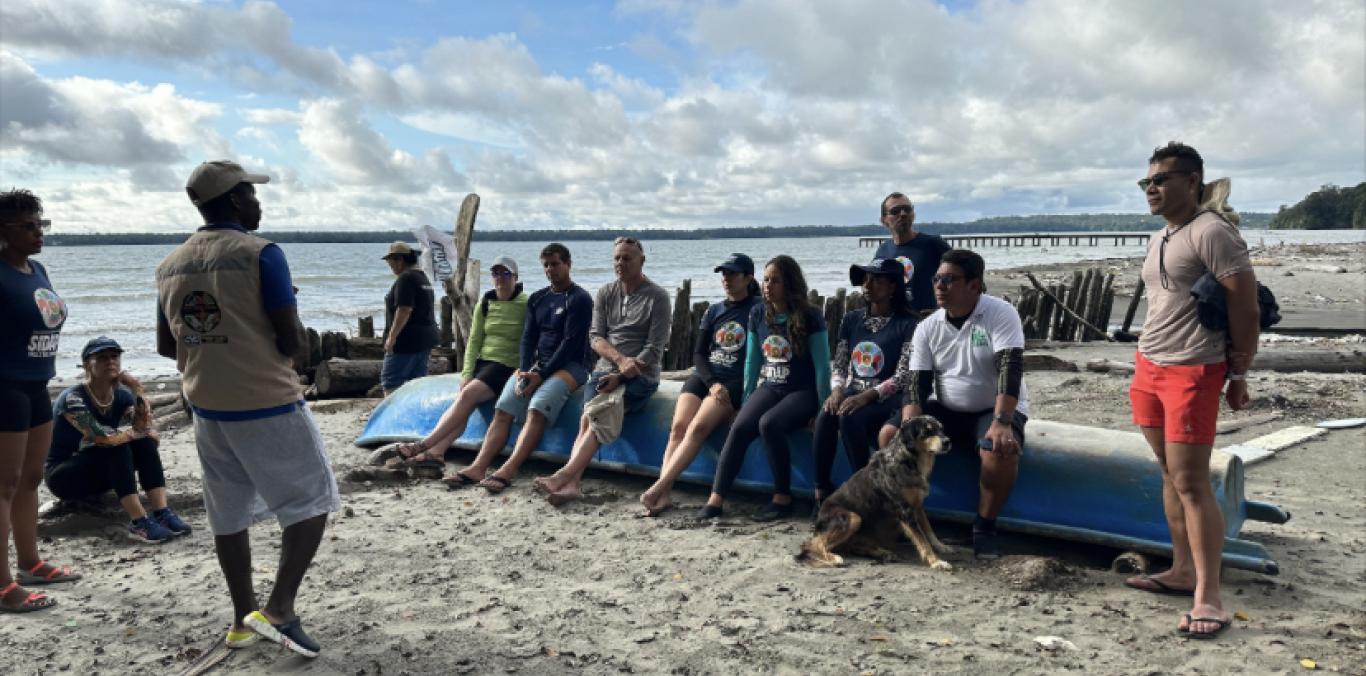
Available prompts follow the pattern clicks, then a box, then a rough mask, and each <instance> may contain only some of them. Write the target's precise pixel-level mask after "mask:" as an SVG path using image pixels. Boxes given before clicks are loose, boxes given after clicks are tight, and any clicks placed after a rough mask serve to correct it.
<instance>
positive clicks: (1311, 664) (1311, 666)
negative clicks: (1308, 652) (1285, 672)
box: [1300, 657, 1319, 671]
mask: <svg viewBox="0 0 1366 676" xmlns="http://www.w3.org/2000/svg"><path fill="white" fill-rule="evenodd" d="M1300 666H1302V667H1304V668H1305V669H1308V670H1310V671H1313V670H1315V669H1318V668H1319V663H1318V662H1315V661H1314V660H1311V659H1309V658H1307V657H1306V658H1304V659H1302V660H1300Z"/></svg>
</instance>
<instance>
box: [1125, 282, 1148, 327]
mask: <svg viewBox="0 0 1366 676" xmlns="http://www.w3.org/2000/svg"><path fill="white" fill-rule="evenodd" d="M1143 291H1144V286H1143V278H1142V277H1139V278H1138V286H1135V287H1134V297H1133V298H1130V299H1129V309H1128V310H1125V311H1124V325H1123V326H1121V327H1120V329H1119V330H1120V331H1122V332H1124V333H1128V332H1129V327H1130V326H1133V323H1134V314H1135V313H1136V312H1138V301H1139V300H1140V299H1141V298H1143Z"/></svg>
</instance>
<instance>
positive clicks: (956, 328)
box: [880, 249, 1029, 559]
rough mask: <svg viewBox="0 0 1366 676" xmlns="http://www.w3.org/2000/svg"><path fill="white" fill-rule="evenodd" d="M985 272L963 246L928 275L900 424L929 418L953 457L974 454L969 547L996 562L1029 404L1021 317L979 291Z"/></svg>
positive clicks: (890, 431)
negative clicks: (928, 294)
mask: <svg viewBox="0 0 1366 676" xmlns="http://www.w3.org/2000/svg"><path fill="white" fill-rule="evenodd" d="M985 269H986V263H985V262H983V261H982V257H981V256H979V255H977V254H975V253H973V252H971V251H967V250H964V249H954V250H951V251H948V252H946V253H945V254H944V256H943V258H941V259H940V263H939V268H938V270H936V271H935V274H934V277H933V283H934V298H935V301H936V302H937V303H938V304H939V309H938V310H936V311H935V312H934V314H932V315H930V316H929V317H928V318H926V319H924V320H922V321H921V322H920V326H918V327H916V330H915V336H914V337H913V338H912V340H911V345H912V347H913V351H912V352H911V359H910V364H909V366H908V368H909V369H910V371H911V373H910V378H909V382H908V384H907V386H906V394H905V404H904V406H903V407H902V409H901V412H900V419H905V418H908V417H914V416H918V415H922V414H924V415H932V416H934V417H935V418H937V419H938V420H939V422H940V423H941V424H943V425H944V432H945V434H947V435H948V437H949V441H950V443H951V444H952V446H953V451H952V452H954V453H959V452H963V451H968V450H975V451H976V452H977V454H978V456H979V457H980V459H981V461H982V470H981V474H980V475H979V479H978V487H979V489H980V493H979V495H978V499H977V518H976V519H974V520H973V524H972V549H973V552H974V553H975V554H976V556H977V558H979V559H995V558H998V557H999V556H1000V553H999V552H998V550H997V548H996V516H997V515H998V514H1000V513H1001V507H1002V506H1004V505H1005V502H1006V498H1007V497H1009V496H1010V489H1011V488H1013V487H1014V486H1015V476H1016V474H1017V473H1018V471H1019V468H1020V452H1021V449H1023V448H1024V426H1025V422H1026V421H1027V420H1028V417H1027V416H1028V413H1029V401H1028V397H1027V395H1026V392H1025V386H1024V345H1025V339H1024V329H1023V327H1022V326H1021V325H1020V316H1019V314H1017V313H1016V312H1015V308H1014V307H1011V305H1010V304H1009V303H1007V302H1005V301H1003V300H1001V299H999V298H996V297H994V296H988V295H986V294H985V293H983V292H984V291H985V290H986V288H985V285H984V284H985V283H984V281H983V279H982V274H983V272H984V271H985ZM932 392H933V397H931V393H932ZM899 422H900V420H896V419H894V420H893V421H891V422H890V423H889V424H888V425H886V426H884V427H883V428H882V433H881V435H880V441H881V442H882V443H881V445H883V446H885V445H887V443H888V442H889V441H891V437H892V435H894V434H895V433H896V429H897V423H899Z"/></svg>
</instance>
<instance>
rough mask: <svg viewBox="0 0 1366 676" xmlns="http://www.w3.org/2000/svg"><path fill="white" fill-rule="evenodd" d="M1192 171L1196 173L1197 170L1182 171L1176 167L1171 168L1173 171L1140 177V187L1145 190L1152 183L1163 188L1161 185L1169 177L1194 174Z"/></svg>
mask: <svg viewBox="0 0 1366 676" xmlns="http://www.w3.org/2000/svg"><path fill="white" fill-rule="evenodd" d="M1192 173H1195V172H1191V171H1180V170H1176V169H1173V170H1171V171H1164V172H1162V173H1160V174H1153V175H1152V176H1150V177H1148V178H1140V179H1138V187H1139V188H1142V189H1143V190H1145V191H1146V190H1147V189H1148V186H1150V185H1153V186H1157V187H1159V188H1161V187H1162V184H1164V183H1166V182H1167V181H1168V180H1169V179H1171V178H1172V177H1173V176H1176V175H1177V174H1192Z"/></svg>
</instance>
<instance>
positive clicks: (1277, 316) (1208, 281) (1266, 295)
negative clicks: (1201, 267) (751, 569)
mask: <svg viewBox="0 0 1366 676" xmlns="http://www.w3.org/2000/svg"><path fill="white" fill-rule="evenodd" d="M1191 295H1192V296H1195V308H1196V312H1197V316H1198V317H1199V319H1200V325H1201V326H1204V327H1205V328H1207V329H1210V330H1211V331H1223V330H1225V329H1227V328H1228V299H1227V298H1225V297H1224V286H1223V285H1222V284H1220V283H1219V280H1217V279H1215V278H1214V274H1213V273H1210V272H1206V273H1205V274H1203V275H1201V276H1200V279H1197V280H1195V286H1192V287H1191ZM1257 309H1258V310H1260V311H1261V321H1260V324H1261V326H1262V330H1263V331H1265V330H1267V329H1269V328H1271V327H1273V326H1275V325H1276V324H1278V323H1280V321H1281V306H1280V305H1278V304H1276V296H1274V295H1272V293H1271V289H1268V288H1266V285H1265V284H1262V283H1261V282H1257Z"/></svg>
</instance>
